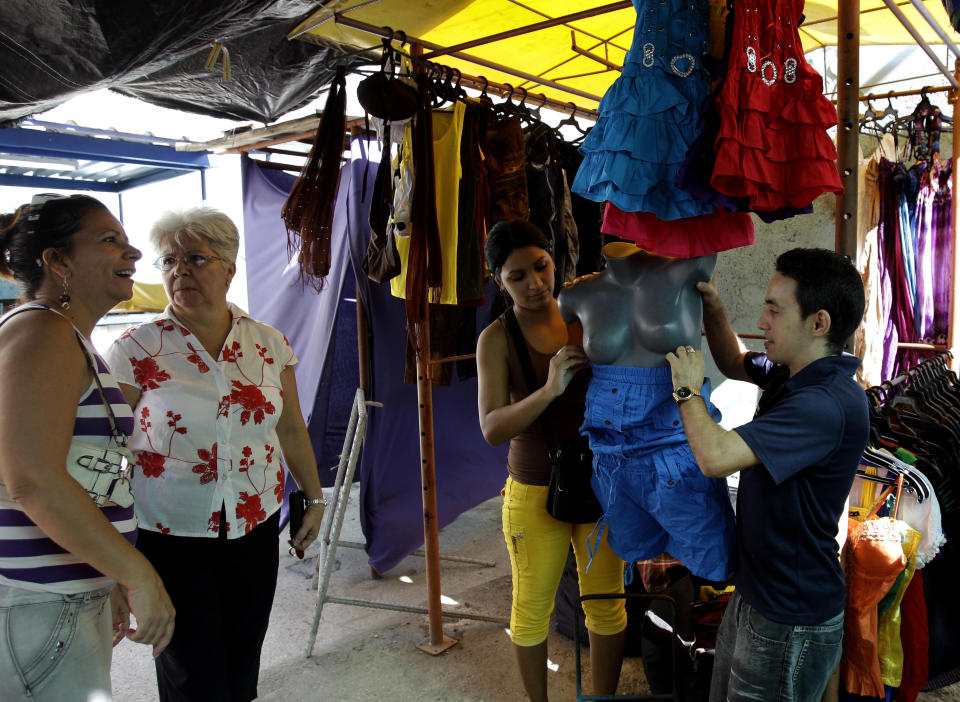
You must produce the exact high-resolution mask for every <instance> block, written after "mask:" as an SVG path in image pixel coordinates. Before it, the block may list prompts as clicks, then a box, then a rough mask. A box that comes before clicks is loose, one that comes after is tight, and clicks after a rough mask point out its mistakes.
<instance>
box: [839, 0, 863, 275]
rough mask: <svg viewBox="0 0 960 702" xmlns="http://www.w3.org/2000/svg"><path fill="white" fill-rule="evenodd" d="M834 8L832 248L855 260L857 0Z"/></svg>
mask: <svg viewBox="0 0 960 702" xmlns="http://www.w3.org/2000/svg"><path fill="white" fill-rule="evenodd" d="M837 10H838V22H837V40H838V47H837V118H838V119H839V125H838V127H837V169H838V170H839V171H840V182H841V183H842V184H843V193H842V194H840V195H837V206H836V241H835V249H836V250H837V251H838V252H840V253H843V254H846V255H847V256H849V257H850V258H851V259H852V260H854V261H856V260H857V198H858V192H857V161H858V160H859V144H858V143H857V142H858V139H859V132H858V130H857V122H858V119H859V112H860V102H859V100H858V97H859V93H860V0H840V2H839V5H838V7H837Z"/></svg>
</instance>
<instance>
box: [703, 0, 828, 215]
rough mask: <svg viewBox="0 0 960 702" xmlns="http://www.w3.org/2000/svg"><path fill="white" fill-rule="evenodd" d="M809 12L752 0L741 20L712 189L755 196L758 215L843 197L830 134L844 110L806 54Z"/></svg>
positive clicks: (790, 1)
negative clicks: (803, 34) (803, 28)
mask: <svg viewBox="0 0 960 702" xmlns="http://www.w3.org/2000/svg"><path fill="white" fill-rule="evenodd" d="M802 12H803V0H779V1H778V0H747V1H746V2H744V3H743V5H742V9H741V6H740V5H738V6H737V11H736V13H735V17H734V26H733V41H732V43H731V51H730V68H729V72H728V74H727V79H726V81H725V83H724V85H723V88H722V89H721V91H720V95H719V97H718V98H717V107H718V109H719V111H720V117H721V124H720V133H719V134H718V136H717V139H716V142H715V143H714V147H715V150H716V152H717V159H716V164H715V166H714V170H713V175H712V177H711V184H712V185H713V187H714V188H716V189H717V190H718V191H719V192H721V193H723V194H725V195H729V196H731V197H745V198H748V199H749V203H750V209H751V210H754V211H756V212H763V211H770V210H777V209H781V208H801V207H806V206H807V205H809V204H810V203H812V202H813V200H814V199H815V198H816V197H817V196H818V195H820V194H821V193H823V192H833V193H840V192H843V186H842V185H841V184H840V174H839V173H838V172H837V166H836V163H835V161H836V159H837V149H836V147H835V146H834V144H833V141H832V140H831V139H830V137H829V136H828V135H827V129H829V128H830V127H832V126H834V125H836V124H837V110H836V108H835V107H834V106H833V104H832V103H831V102H830V101H829V100H828V99H827V98H826V97H824V95H823V80H822V78H821V77H820V74H819V73H817V72H816V71H815V70H814V69H813V67H812V66H810V64H808V63H807V61H806V59H805V58H804V56H803V46H802V45H801V43H800V33H799V28H798V22H799V20H800V16H801V14H802Z"/></svg>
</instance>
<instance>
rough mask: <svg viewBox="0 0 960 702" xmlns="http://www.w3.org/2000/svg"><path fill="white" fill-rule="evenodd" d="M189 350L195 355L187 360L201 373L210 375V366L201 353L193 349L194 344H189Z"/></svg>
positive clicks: (191, 355)
mask: <svg viewBox="0 0 960 702" xmlns="http://www.w3.org/2000/svg"><path fill="white" fill-rule="evenodd" d="M187 348H188V349H190V350H191V351H192V352H193V353H191V354H190V355H189V356H187V360H188V361H190V363H192V364H193V365H195V366H196V367H197V370H198V371H200V372H201V373H209V372H210V366H208V365H207V364H206V362H205V361H204V360H203V359H202V358H201V357H200V352H199V351H197V350H196V349H195V348H193V344H191V343H190V342H187Z"/></svg>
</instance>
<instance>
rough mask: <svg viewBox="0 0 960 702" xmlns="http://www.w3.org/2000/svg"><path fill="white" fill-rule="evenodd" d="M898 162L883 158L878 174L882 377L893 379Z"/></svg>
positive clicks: (895, 345) (897, 253) (895, 333)
mask: <svg viewBox="0 0 960 702" xmlns="http://www.w3.org/2000/svg"><path fill="white" fill-rule="evenodd" d="M896 165H897V164H896V163H894V162H892V161H888V160H887V159H885V158H881V159H880V164H879V171H878V175H877V183H878V186H877V187H878V190H879V192H880V221H879V224H878V225H877V244H878V245H877V264H878V265H877V267H878V269H879V273H880V275H879V279H880V280H879V283H880V312H881V316H882V319H883V323H882V325H881V326H882V328H883V362H882V363H881V366H880V370H881V372H880V377H882V378H886V379H889V378H892V377H893V368H894V365H895V363H896V355H897V342H898V341H899V337H898V334H897V325H896V323H895V322H894V318H893V310H894V294H895V293H894V276H895V275H896V272H895V266H896V261H897V260H898V259H899V252H898V251H896V249H899V239H900V234H899V231H898V230H899V217H898V208H897V195H896V193H895V191H894V184H893V182H892V179H891V175H892V173H893V170H894V168H895V167H896Z"/></svg>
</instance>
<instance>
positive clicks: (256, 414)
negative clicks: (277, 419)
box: [217, 380, 277, 424]
mask: <svg viewBox="0 0 960 702" xmlns="http://www.w3.org/2000/svg"><path fill="white" fill-rule="evenodd" d="M232 385H233V387H234V389H233V391H231V393H230V394H229V395H224V396H223V397H222V398H221V399H220V407H219V408H218V409H217V416H218V417H226V416H227V415H228V414H229V413H230V406H231V405H240V406H241V407H243V410H242V411H241V412H240V424H246V423H247V422H249V421H250V417H251V415H252V416H253V423H254V424H261V423H262V422H263V418H264V416H265V414H264V413H266V414H274V413H275V412H276V411H277V410H276V408H275V407H274V406H273V403H272V402H270V401H268V400H267V398H266V397H264V396H263V393H262V392H261V391H260V388H258V387H257V386H256V385H244V384H243V383H241V382H240V381H239V380H234V381H233V382H232Z"/></svg>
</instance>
